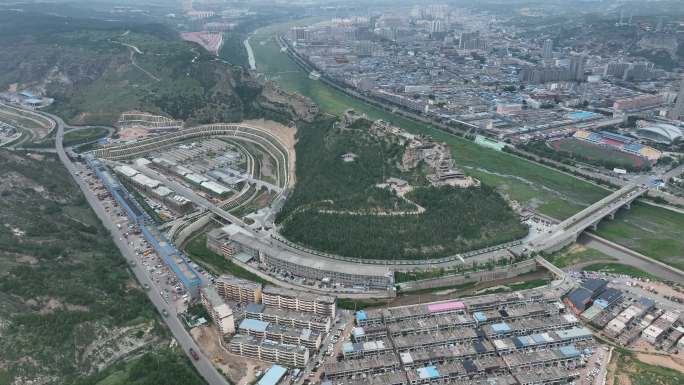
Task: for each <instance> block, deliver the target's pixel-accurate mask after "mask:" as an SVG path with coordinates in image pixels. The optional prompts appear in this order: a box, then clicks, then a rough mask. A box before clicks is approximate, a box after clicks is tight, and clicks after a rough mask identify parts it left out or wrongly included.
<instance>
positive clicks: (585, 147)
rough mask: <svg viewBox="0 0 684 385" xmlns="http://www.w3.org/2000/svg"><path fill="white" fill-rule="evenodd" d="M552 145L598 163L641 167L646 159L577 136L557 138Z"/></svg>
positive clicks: (564, 151)
mask: <svg viewBox="0 0 684 385" xmlns="http://www.w3.org/2000/svg"><path fill="white" fill-rule="evenodd" d="M552 146H553V148H555V149H556V150H557V151H560V152H563V153H569V154H572V155H577V156H580V157H584V158H587V159H590V160H592V161H596V162H598V163H601V162H611V163H614V164H617V165H622V166H631V167H641V166H642V165H643V164H644V161H645V160H644V158H641V157H638V156H636V155H631V154H628V153H626V152H622V151H619V150H616V149H611V148H606V147H601V146H598V145H596V144H592V143H589V142H587V141H585V140H579V139H575V138H564V139H559V140H555V141H553V142H552Z"/></svg>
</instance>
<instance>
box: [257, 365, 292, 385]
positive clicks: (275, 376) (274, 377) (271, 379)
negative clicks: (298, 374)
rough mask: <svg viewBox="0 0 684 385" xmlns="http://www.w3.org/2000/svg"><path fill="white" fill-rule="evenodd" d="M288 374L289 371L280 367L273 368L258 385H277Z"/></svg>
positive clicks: (274, 366)
mask: <svg viewBox="0 0 684 385" xmlns="http://www.w3.org/2000/svg"><path fill="white" fill-rule="evenodd" d="M285 373H287V369H285V368H284V367H282V366H280V365H273V366H271V367H270V368H269V369H268V370H267V371H266V373H264V375H263V376H262V377H261V379H260V380H259V382H257V385H276V384H278V383H279V382H280V380H281V379H282V378H283V376H285Z"/></svg>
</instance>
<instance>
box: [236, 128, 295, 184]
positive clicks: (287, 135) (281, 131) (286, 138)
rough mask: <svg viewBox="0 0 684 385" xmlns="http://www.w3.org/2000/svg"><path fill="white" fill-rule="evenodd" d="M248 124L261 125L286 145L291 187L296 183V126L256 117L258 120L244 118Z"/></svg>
mask: <svg viewBox="0 0 684 385" xmlns="http://www.w3.org/2000/svg"><path fill="white" fill-rule="evenodd" d="M242 123H243V124H246V125H248V126H255V127H261V128H263V129H265V130H268V131H269V132H270V133H271V134H273V135H274V136H275V137H276V138H278V139H280V141H281V142H282V143H283V144H284V145H285V148H286V149H287V152H288V159H289V165H288V175H289V178H290V179H289V180H290V183H289V187H292V186H294V184H295V164H296V154H295V144H297V139H296V138H295V135H296V134H297V128H296V127H288V126H286V125H284V124H280V123H278V122H274V121H272V120H264V119H256V120H244V121H243V122H242Z"/></svg>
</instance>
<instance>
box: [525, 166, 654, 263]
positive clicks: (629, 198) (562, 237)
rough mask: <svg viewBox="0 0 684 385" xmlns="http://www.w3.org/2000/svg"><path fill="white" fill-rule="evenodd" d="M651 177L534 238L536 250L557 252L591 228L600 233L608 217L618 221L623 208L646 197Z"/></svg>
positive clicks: (533, 246) (625, 188)
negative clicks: (617, 218)
mask: <svg viewBox="0 0 684 385" xmlns="http://www.w3.org/2000/svg"><path fill="white" fill-rule="evenodd" d="M648 179H649V178H647V177H642V178H637V179H636V180H634V181H633V182H631V183H630V184H628V185H626V186H625V187H623V188H621V189H620V190H618V191H615V192H614V193H612V194H610V195H608V196H607V197H605V198H603V199H601V200H600V201H598V202H596V203H594V204H592V205H591V206H589V207H587V208H586V209H584V210H582V211H580V212H579V213H577V214H575V215H573V216H572V217H570V218H568V219H566V220H564V221H563V222H561V223H559V224H557V225H555V226H554V227H553V228H552V229H551V230H549V232H548V233H547V234H543V235H541V236H540V237H537V238H535V239H533V240H532V241H531V242H530V243H531V246H532V249H533V250H535V251H543V252H555V251H558V250H560V249H562V248H563V247H565V246H567V245H570V244H572V243H574V242H576V241H577V238H578V237H579V235H580V234H582V232H583V231H584V230H586V229H588V228H591V229H593V230H596V228H597V226H598V224H599V222H601V220H603V219H604V218H609V219H614V218H615V213H616V212H617V211H618V210H619V209H620V208H622V207H624V208H627V209H629V208H630V206H631V204H632V202H634V200H636V199H637V198H639V197H640V196H642V195H643V194H645V193H646V192H647V191H648V189H649V186H648V183H650V181H649V180H648Z"/></svg>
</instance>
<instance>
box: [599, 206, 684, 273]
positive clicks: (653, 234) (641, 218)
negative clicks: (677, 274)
mask: <svg viewBox="0 0 684 385" xmlns="http://www.w3.org/2000/svg"><path fill="white" fill-rule="evenodd" d="M596 233H597V234H598V235H600V236H601V237H604V238H606V239H609V240H611V241H613V242H615V243H619V244H621V245H623V246H626V247H629V248H630V249H633V250H635V251H638V252H640V253H642V254H645V255H647V256H649V257H652V258H655V259H657V260H659V261H661V262H663V263H666V264H668V265H671V266H674V267H677V268H679V269H684V237H683V236H682V234H684V214H679V213H677V212H674V211H670V210H666V209H663V208H660V207H654V206H649V205H645V204H639V203H637V204H634V205H632V209H631V210H620V211H618V213H617V214H616V216H615V220H613V221H603V222H601V223H600V225H599V228H598V231H597V232H596Z"/></svg>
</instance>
